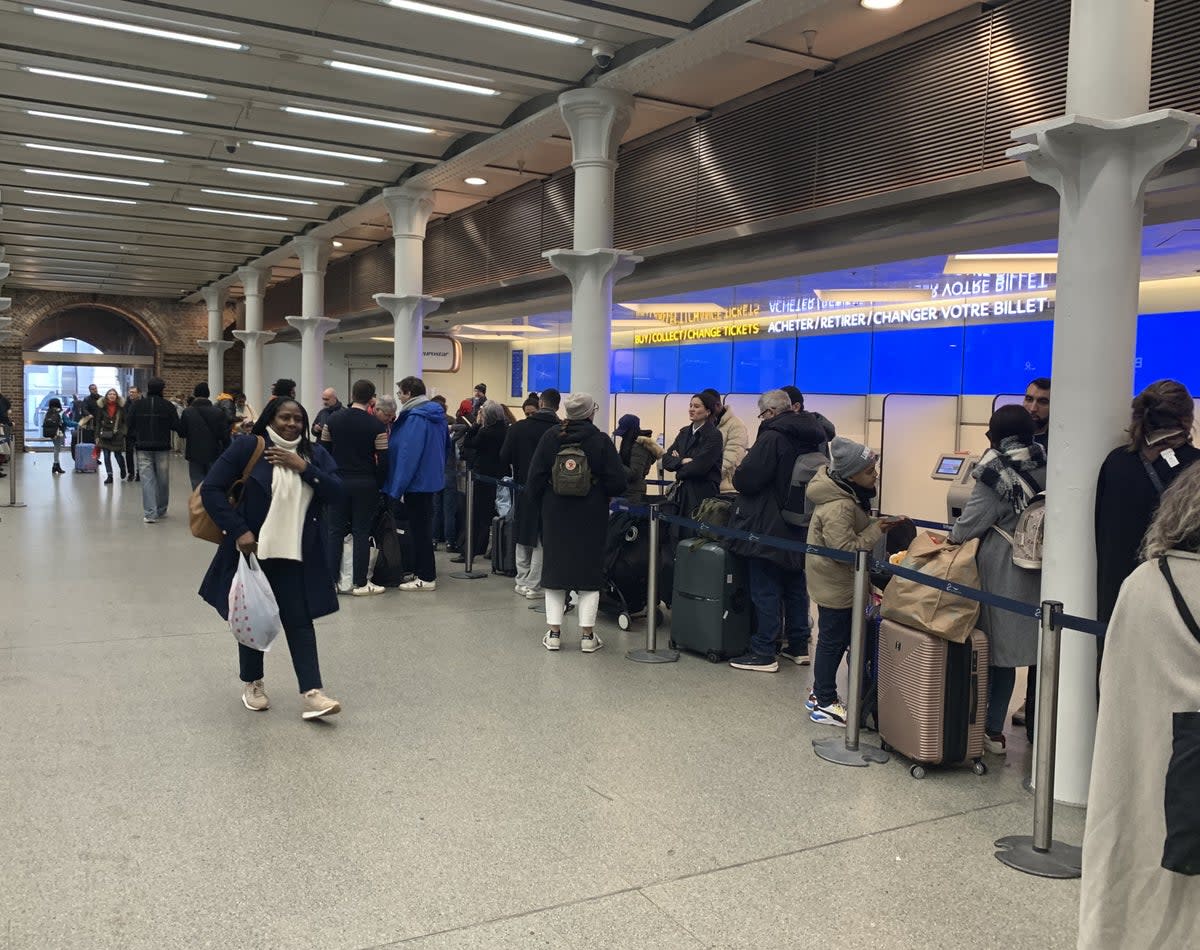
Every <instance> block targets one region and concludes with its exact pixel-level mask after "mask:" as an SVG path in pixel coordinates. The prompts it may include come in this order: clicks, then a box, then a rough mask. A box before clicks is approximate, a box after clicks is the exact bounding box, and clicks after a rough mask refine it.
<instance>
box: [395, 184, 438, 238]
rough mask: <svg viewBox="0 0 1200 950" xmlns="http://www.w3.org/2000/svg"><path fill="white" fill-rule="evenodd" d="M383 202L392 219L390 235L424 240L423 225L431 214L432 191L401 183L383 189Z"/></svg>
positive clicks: (427, 221)
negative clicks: (397, 185) (394, 186)
mask: <svg viewBox="0 0 1200 950" xmlns="http://www.w3.org/2000/svg"><path fill="white" fill-rule="evenodd" d="M383 204H384V207H386V208H387V212H388V216H389V217H390V218H391V219H392V237H394V238H403V237H408V238H417V239H418V240H422V241H423V240H425V226H426V225H427V224H428V223H429V216H430V215H431V214H433V192H432V191H430V190H429V189H426V188H412V187H410V186H408V185H401V186H399V187H396V188H385V189H384V190H383Z"/></svg>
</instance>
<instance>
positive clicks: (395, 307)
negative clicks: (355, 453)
mask: <svg viewBox="0 0 1200 950" xmlns="http://www.w3.org/2000/svg"><path fill="white" fill-rule="evenodd" d="M383 203H384V205H386V206H387V210H388V214H389V215H391V218H392V237H393V238H395V242H396V248H395V251H396V269H395V274H394V282H393V287H394V291H395V292H394V293H390V294H376V295H375V302H376V303H377V304H379V306H381V307H383V309H384V310H386V311H387V312H388V313H390V314H391V315H392V339H393V343H392V373H393V375H394V376H395V377H396V379H397V380H400V379H403V378H404V377H405V376H420V375H421V368H422V362H423V361H422V352H421V337H422V336H423V333H424V326H425V324H424V320H425V315H426V314H428V313H432V312H433V311H434V310H436V309H437V308H438V307H440V306H441V304H442V298H441V297H430V296H429V295H427V294H425V293H424V287H425V226H426V225H427V224H428V223H429V216H430V215H431V214H433V193H432V192H430V191H427V190H425V189H417V188H408V187H400V188H385V189H384V192H383Z"/></svg>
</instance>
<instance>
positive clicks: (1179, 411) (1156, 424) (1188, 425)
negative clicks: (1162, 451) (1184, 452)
mask: <svg viewBox="0 0 1200 950" xmlns="http://www.w3.org/2000/svg"><path fill="white" fill-rule="evenodd" d="M1195 411H1196V407H1195V403H1194V402H1193V401H1192V395H1191V393H1189V392H1188V390H1187V387H1186V386H1185V385H1183V383H1180V382H1177V381H1176V380H1174V379H1160V380H1158V381H1157V382H1154V383H1151V384H1150V385H1149V386H1147V387H1146V388H1145V389H1143V390H1142V391H1141V392H1140V393H1138V395H1137V397H1136V398H1135V399H1134V400H1133V417H1132V419H1131V421H1130V425H1129V445H1128V446H1126V448H1127V449H1128V451H1130V452H1138V451H1140V450H1141V448H1142V446H1144V445H1145V444H1146V439H1147V437H1148V436H1149V435H1150V434H1151V433H1153V432H1161V431H1163V430H1170V429H1183V430H1184V431H1185V432H1187V433H1188V439H1189V441H1190V440H1191V429H1192V425H1193V423H1194V421H1195Z"/></svg>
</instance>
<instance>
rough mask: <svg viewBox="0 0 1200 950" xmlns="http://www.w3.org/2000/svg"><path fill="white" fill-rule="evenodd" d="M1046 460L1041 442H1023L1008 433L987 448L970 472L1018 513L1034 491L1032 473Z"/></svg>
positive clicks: (1027, 503)
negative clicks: (994, 444) (996, 445)
mask: <svg viewBox="0 0 1200 950" xmlns="http://www.w3.org/2000/svg"><path fill="white" fill-rule="evenodd" d="M1045 464H1046V451H1045V449H1043V448H1042V447H1041V446H1040V445H1038V444H1037V443H1036V442H1035V443H1033V444H1032V445H1025V444H1024V443H1023V442H1021V440H1020V439H1018V438H1017V437H1016V436H1009V437H1008V438H1007V439H1004V440H1003V441H1002V442H1001V443H1000V447H999V448H998V449H988V450H987V451H986V452H985V453H984V454H983V458H981V459H980V460H979V465H978V466H976V468H975V471H974V472H972V473H971V474H972V475H973V476H974V477H975V478H978V479H979V480H980V481H981V482H983V484H985V485H987V487H988V488H990V489H991V490H992V491H994V492H995V493H996V494H997V495H999V496H1000V497H1001V498H1003V499H1004V500H1005V501H1007V502H1008V503H1009V504H1010V505H1011V506H1012V510H1013V512H1014V513H1015V514H1018V515H1019V514H1020V513H1021V512H1022V511H1024V510H1025V509H1026V508H1027V507H1029V503H1030V502H1031V501H1032V500H1033V496H1034V495H1035V494H1037V492H1036V491H1035V489H1034V487H1033V485H1031V484H1030V482H1034V479H1033V478H1032V473H1033V472H1035V471H1036V470H1037V469H1039V468H1041V467H1042V466H1044V465H1045ZM1022 475H1024V476H1025V477H1024V478H1022V477H1021V476H1022ZM1034 484H1036V482H1034Z"/></svg>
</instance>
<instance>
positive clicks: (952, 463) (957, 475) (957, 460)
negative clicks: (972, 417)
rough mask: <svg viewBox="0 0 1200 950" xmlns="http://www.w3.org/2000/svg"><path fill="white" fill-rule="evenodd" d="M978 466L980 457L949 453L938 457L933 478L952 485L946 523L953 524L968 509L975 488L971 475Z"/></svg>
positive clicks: (947, 491)
mask: <svg viewBox="0 0 1200 950" xmlns="http://www.w3.org/2000/svg"><path fill="white" fill-rule="evenodd" d="M978 464H979V456H978V455H955V454H951V453H949V452H947V453H945V454H944V455H940V456H938V461H937V465H935V466H934V469H933V477H934V478H936V479H940V480H941V481H944V482H950V483H951V484H950V486H949V488H948V489H947V490H946V521H948V522H950V523H953V522H954V520H955V519H956V518H957V517H958V516H959V515H961V514H962V510H963V508H965V507H966V504H967V499H968V498H970V497H971V490H972V489H973V488H974V487H975V481H974V479H972V478H971V473H972V472H973V471H975V466H976V465H978Z"/></svg>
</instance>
